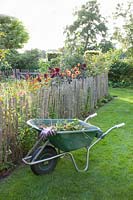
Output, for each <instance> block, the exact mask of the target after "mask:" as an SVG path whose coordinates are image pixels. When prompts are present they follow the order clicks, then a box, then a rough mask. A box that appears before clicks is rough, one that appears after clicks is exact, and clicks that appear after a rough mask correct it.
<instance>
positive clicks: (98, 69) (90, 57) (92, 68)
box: [84, 51, 110, 76]
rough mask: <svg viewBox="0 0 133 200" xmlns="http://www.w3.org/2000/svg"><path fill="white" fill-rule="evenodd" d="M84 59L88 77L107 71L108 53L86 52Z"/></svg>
mask: <svg viewBox="0 0 133 200" xmlns="http://www.w3.org/2000/svg"><path fill="white" fill-rule="evenodd" d="M84 59H85V63H86V65H87V74H88V76H92V75H97V74H100V73H102V72H105V71H108V70H109V66H110V65H109V60H110V59H109V56H108V53H106V54H103V53H100V52H99V51H86V52H85V55H84Z"/></svg>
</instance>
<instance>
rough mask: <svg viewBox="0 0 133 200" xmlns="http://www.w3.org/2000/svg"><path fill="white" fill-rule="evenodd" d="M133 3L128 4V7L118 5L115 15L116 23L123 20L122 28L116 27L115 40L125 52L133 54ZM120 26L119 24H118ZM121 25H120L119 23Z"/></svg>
mask: <svg viewBox="0 0 133 200" xmlns="http://www.w3.org/2000/svg"><path fill="white" fill-rule="evenodd" d="M132 10H133V3H131V2H128V5H127V7H125V6H124V4H118V5H117V7H116V12H115V14H114V19H115V21H116V20H117V21H119V20H121V22H122V23H121V26H116V27H115V32H114V39H115V40H117V41H118V42H119V44H120V45H121V46H122V48H124V49H125V50H130V51H131V52H132V53H133V13H132ZM117 24H118V23H117ZM119 24H120V23H119Z"/></svg>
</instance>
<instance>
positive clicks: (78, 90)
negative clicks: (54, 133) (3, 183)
mask: <svg viewBox="0 0 133 200" xmlns="http://www.w3.org/2000/svg"><path fill="white" fill-rule="evenodd" d="M106 95H108V75H107V73H104V74H101V75H97V76H95V77H89V78H86V79H79V80H77V79H75V80H73V81H72V82H71V83H70V84H69V83H68V82H63V83H58V84H57V83H56V84H52V85H51V86H49V87H47V88H46V87H45V88H41V89H39V90H38V91H37V92H36V93H31V94H30V95H29V96H26V95H24V96H22V97H21V98H19V99H18V98H13V97H12V98H9V99H8V98H7V101H6V104H4V105H3V104H2V103H0V164H2V163H6V162H9V161H10V160H11V161H13V162H16V161H17V160H18V159H19V158H21V157H22V150H21V148H20V147H19V145H18V133H19V131H20V129H23V127H24V126H25V124H26V121H27V120H28V119H29V118H33V117H38V118H75V117H80V116H81V114H82V113H87V112H88V113H89V112H92V111H93V109H94V108H95V106H96V104H97V101H98V100H99V99H101V98H103V97H104V96H106Z"/></svg>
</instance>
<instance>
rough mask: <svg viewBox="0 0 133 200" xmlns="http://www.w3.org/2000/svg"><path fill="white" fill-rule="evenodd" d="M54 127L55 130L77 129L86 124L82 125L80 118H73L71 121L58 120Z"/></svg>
mask: <svg viewBox="0 0 133 200" xmlns="http://www.w3.org/2000/svg"><path fill="white" fill-rule="evenodd" d="M53 128H54V130H55V131H75V130H82V129H83V128H84V126H82V125H80V123H79V120H78V119H73V121H71V122H68V121H67V120H66V121H64V122H57V123H56V124H55V126H54V127H53Z"/></svg>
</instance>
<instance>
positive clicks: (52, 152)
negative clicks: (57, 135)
mask: <svg viewBox="0 0 133 200" xmlns="http://www.w3.org/2000/svg"><path fill="white" fill-rule="evenodd" d="M40 148H41V147H39V148H38V149H37V150H36V151H35V152H34V154H33V155H32V159H33V158H34V157H35V156H36V154H37V153H38V152H39V150H40ZM56 155H57V151H56V149H55V148H54V147H51V146H46V147H45V148H44V150H43V151H42V152H41V153H40V155H39V156H38V157H37V160H42V159H47V158H50V157H53V156H56ZM56 164H57V158H55V159H51V160H49V161H45V162H41V163H38V164H35V165H31V166H30V167H31V170H32V172H33V173H34V174H36V175H43V174H48V173H50V172H52V171H53V170H54V168H55V167H56Z"/></svg>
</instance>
